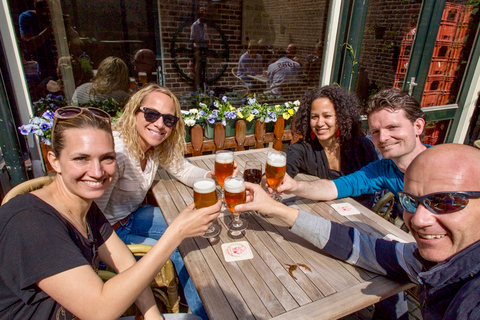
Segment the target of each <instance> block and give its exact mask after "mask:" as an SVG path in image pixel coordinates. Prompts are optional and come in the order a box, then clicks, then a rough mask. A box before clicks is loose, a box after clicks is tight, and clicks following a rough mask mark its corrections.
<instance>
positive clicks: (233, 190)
mask: <svg viewBox="0 0 480 320" xmlns="http://www.w3.org/2000/svg"><path fill="white" fill-rule="evenodd" d="M245 201H246V193H245V181H244V180H243V178H242V177H241V176H236V177H228V178H226V179H225V203H226V204H227V208H228V210H230V212H231V213H232V214H233V215H234V216H239V215H240V212H235V206H236V205H237V204H243V203H245Z"/></svg>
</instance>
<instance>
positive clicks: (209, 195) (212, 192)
mask: <svg viewBox="0 0 480 320" xmlns="http://www.w3.org/2000/svg"><path fill="white" fill-rule="evenodd" d="M193 200H194V201H195V208H196V209H201V208H205V207H210V206H213V205H214V204H215V203H217V201H218V198H217V189H216V187H215V181H214V180H213V179H209V178H204V179H199V180H197V181H195V182H194V183H193Z"/></svg>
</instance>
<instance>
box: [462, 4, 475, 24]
mask: <svg viewBox="0 0 480 320" xmlns="http://www.w3.org/2000/svg"><path fill="white" fill-rule="evenodd" d="M472 11H473V6H472V5H464V6H463V9H462V13H461V16H460V20H459V22H460V23H467V24H468V23H469V22H470V16H471V15H472Z"/></svg>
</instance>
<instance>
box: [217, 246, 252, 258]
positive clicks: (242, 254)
mask: <svg viewBox="0 0 480 320" xmlns="http://www.w3.org/2000/svg"><path fill="white" fill-rule="evenodd" d="M222 251H223V256H224V257H225V261H227V262H231V261H239V260H247V259H252V258H253V253H252V249H250V245H249V244H248V242H247V241H238V242H229V243H224V244H222Z"/></svg>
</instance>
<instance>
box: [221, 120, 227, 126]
mask: <svg viewBox="0 0 480 320" xmlns="http://www.w3.org/2000/svg"><path fill="white" fill-rule="evenodd" d="M222 125H223V126H224V127H225V126H226V125H227V121H225V119H223V120H222Z"/></svg>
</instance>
